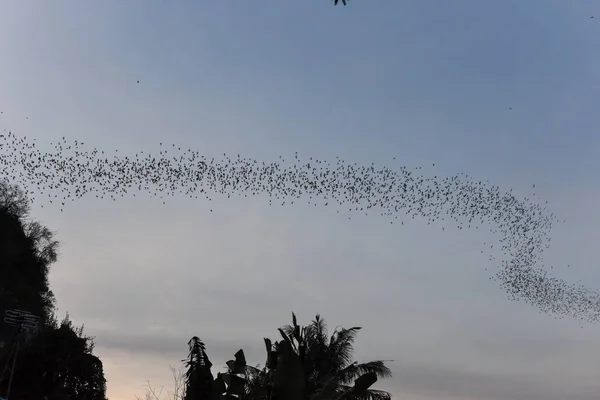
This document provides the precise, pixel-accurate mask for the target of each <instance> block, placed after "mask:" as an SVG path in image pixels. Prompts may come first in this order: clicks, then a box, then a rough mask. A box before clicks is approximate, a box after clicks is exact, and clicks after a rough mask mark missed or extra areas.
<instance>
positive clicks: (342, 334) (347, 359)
mask: <svg viewBox="0 0 600 400" xmlns="http://www.w3.org/2000/svg"><path fill="white" fill-rule="evenodd" d="M360 329H361V328H360V327H353V328H349V329H345V328H342V329H340V330H336V331H335V332H333V335H331V339H329V357H331V358H332V359H335V360H336V363H337V364H338V365H339V367H340V369H341V368H344V367H346V366H348V365H349V364H351V363H352V361H353V359H352V356H353V353H354V339H355V338H356V335H357V333H358V331H359V330H360Z"/></svg>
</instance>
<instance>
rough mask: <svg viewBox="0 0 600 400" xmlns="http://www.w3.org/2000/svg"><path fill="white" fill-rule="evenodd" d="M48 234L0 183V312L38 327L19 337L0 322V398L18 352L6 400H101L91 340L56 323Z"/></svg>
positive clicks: (102, 386) (52, 247)
mask: <svg viewBox="0 0 600 400" xmlns="http://www.w3.org/2000/svg"><path fill="white" fill-rule="evenodd" d="M57 249H58V242H57V241H56V240H55V239H54V237H53V234H52V232H51V231H50V230H49V229H48V228H46V227H44V226H43V225H42V224H40V223H39V222H37V221H34V220H31V219H30V218H29V201H28V199H27V197H26V196H25V194H24V193H23V192H22V191H21V190H20V189H19V188H18V187H17V186H15V185H11V184H9V183H6V182H0V313H2V318H4V313H5V312H6V310H14V309H18V310H24V311H27V312H29V313H31V314H34V315H36V316H37V317H39V322H38V327H37V329H35V330H34V331H31V332H23V333H22V334H21V335H20V336H19V337H17V335H18V333H17V330H16V329H15V328H13V327H10V326H8V325H7V324H6V323H3V322H2V323H0V374H1V375H0V397H4V396H6V393H7V389H8V383H9V379H10V372H11V369H12V365H13V361H14V348H15V346H16V345H17V341H18V352H17V357H16V362H15V364H14V366H15V369H14V374H13V381H12V386H11V389H10V398H14V399H19V400H39V399H47V400H67V399H68V400H79V399H81V400H84V399H86V400H105V399H106V380H105V378H104V372H103V368H102V362H101V361H100V359H99V358H98V357H96V356H95V355H94V354H93V350H94V341H93V339H92V338H91V337H88V336H86V335H85V334H84V333H83V326H82V327H76V326H74V325H73V323H72V322H71V320H70V319H69V315H68V314H67V315H66V316H65V317H64V318H63V319H62V320H60V321H59V319H58V318H57V315H56V309H55V299H54V295H53V293H52V291H51V290H50V286H49V283H48V272H49V268H50V266H51V265H52V263H54V262H55V261H56V259H57Z"/></svg>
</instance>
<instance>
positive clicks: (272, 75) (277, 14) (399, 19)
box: [0, 0, 600, 400]
mask: <svg viewBox="0 0 600 400" xmlns="http://www.w3.org/2000/svg"><path fill="white" fill-rule="evenodd" d="M594 14H596V18H590V17H591V16H593V15H594ZM599 23H600V5H599V4H598V2H597V1H593V0H578V1H562V0H543V1H542V0H529V1H527V2H523V1H517V0H508V1H503V2H497V1H481V0H454V1H452V2H448V1H445V0H436V1H434V0H425V1H394V2H392V1H388V2H384V1H365V0H349V3H348V6H346V7H341V6H337V7H334V6H333V4H332V3H331V2H329V1H326V0H304V1H278V2H275V1H264V0H262V1H261V0H257V1H252V2H250V1H245V2H244V1H237V2H234V1H220V2H209V1H178V2H175V1H165V0H161V1H158V0H156V1H154V0H153V1H147V0H144V1H142V0H128V1H115V0H109V1H97V2H82V1H75V0H54V1H51V2H46V1H41V0H40V1H34V0H31V1H17V0H5V1H3V2H2V4H1V5H0V54H1V55H2V57H0V110H2V111H3V114H2V116H1V117H0V126H2V127H3V128H10V129H11V130H12V131H13V132H14V133H15V134H18V135H26V136H27V137H29V138H35V139H36V140H37V141H38V142H40V143H42V144H43V143H48V142H51V141H57V140H58V139H60V138H61V137H63V136H65V137H66V138H67V139H73V140H74V139H77V140H81V141H84V142H86V144H87V145H89V146H90V148H91V147H97V148H101V149H105V150H111V151H113V150H115V149H119V151H120V152H121V153H124V154H132V153H135V152H137V151H139V150H144V151H150V152H153V151H154V152H157V151H158V149H159V146H158V143H159V142H167V143H176V144H177V145H179V146H182V147H185V148H190V149H194V150H199V151H202V152H203V154H205V155H206V156H208V157H213V156H219V155H221V154H222V153H226V154H230V155H235V154H242V155H243V156H246V157H252V158H256V159H259V160H265V161H271V160H276V159H277V158H278V157H279V156H280V155H281V156H286V157H292V156H293V155H294V153H295V152H296V151H298V152H299V153H300V154H301V155H303V156H306V157H309V156H312V157H318V158H321V159H327V160H334V159H335V157H336V156H339V157H341V158H343V159H345V160H347V161H356V162H358V163H363V164H367V165H368V164H370V163H371V162H377V163H379V164H384V165H387V166H389V167H390V168H396V167H400V166H402V165H407V166H410V167H417V166H422V167H423V169H424V170H425V171H427V172H428V173H431V174H437V175H440V176H445V175H447V176H451V175H454V174H456V173H461V172H464V173H467V174H469V175H471V176H473V177H474V178H475V179H481V180H489V181H490V183H491V184H494V185H499V186H500V187H501V188H503V189H506V190H509V189H511V188H512V189H514V192H515V193H517V194H519V195H522V196H531V195H532V186H533V185H534V184H535V185H536V188H535V193H536V196H537V197H539V198H541V199H542V200H541V201H546V200H547V201H548V202H549V207H550V209H551V211H552V212H554V213H555V214H556V215H557V216H558V217H559V218H561V219H565V220H566V222H565V223H564V224H560V225H557V226H555V228H554V230H553V231H552V233H551V236H552V247H551V248H550V249H549V250H548V251H547V253H546V261H547V262H548V265H550V264H552V265H554V266H555V268H554V269H553V271H554V272H553V273H554V274H556V275H557V276H560V277H562V278H564V279H566V280H568V281H569V282H577V281H579V280H581V281H582V282H584V283H585V284H587V285H589V286H591V287H594V288H595V287H600V271H598V269H597V268H596V264H595V262H596V260H597V259H598V258H599V256H600V249H599V248H598V246H597V240H598V228H597V227H598V226H599V225H600V211H599V210H598V208H597V207H596V205H597V204H598V200H600V189H599V188H598V186H597V185H596V181H597V174H598V171H600V158H598V157H597V154H598V153H599V152H600V135H597V117H596V115H597V114H598V113H597V107H598V104H600V103H599V101H600V74H599V73H598V71H600V51H598V50H599V48H600V25H599ZM138 81H139V83H138ZM394 157H395V159H394ZM210 209H213V212H210ZM32 214H33V216H34V217H35V218H36V219H38V220H40V221H41V222H43V223H44V224H45V225H47V226H49V227H50V228H51V229H53V230H54V231H55V232H56V236H57V238H58V240H59V241H60V242H61V249H60V254H59V261H58V262H57V263H56V264H55V265H54V266H53V268H52V271H51V275H50V278H51V286H52V289H53V291H54V292H55V295H56V297H57V306H58V308H59V311H60V312H61V313H64V312H67V311H68V312H69V314H70V316H71V317H72V319H73V320H74V321H75V322H76V323H78V324H81V323H83V324H85V329H86V332H87V333H88V334H90V335H92V336H94V337H95V338H96V353H97V355H98V356H99V357H100V358H101V359H102V361H103V363H104V368H105V374H106V378H107V381H108V396H109V398H110V399H111V400H125V399H134V398H135V396H136V395H137V396H143V394H144V390H145V389H144V385H145V384H146V383H147V382H148V381H149V382H150V383H151V384H152V385H153V386H155V387H160V386H162V385H165V387H166V388H169V387H171V386H172V378H171V372H170V370H169V366H170V365H173V366H178V365H180V361H181V360H182V359H183V358H185V357H186V355H187V341H188V340H189V338H190V337H192V336H194V335H197V336H199V337H200V338H201V339H202V340H203V341H204V342H205V344H206V346H207V351H208V354H209V356H210V357H211V360H212V361H213V363H214V364H215V365H223V364H224V362H225V361H226V360H228V359H230V358H232V356H233V354H234V353H235V352H236V351H237V350H238V349H240V348H242V349H244V351H245V353H246V355H247V358H248V360H249V361H250V362H251V363H253V364H258V363H261V364H262V363H264V358H265V355H264V343H263V337H270V338H273V339H276V338H277V328H278V327H280V326H282V325H285V324H288V323H291V313H292V311H294V312H295V313H296V315H297V316H298V319H299V322H300V323H303V324H306V323H308V322H310V320H312V319H313V318H314V316H315V315H316V314H317V313H320V314H321V315H323V316H324V317H325V319H326V320H327V321H328V322H329V325H330V328H331V329H333V328H335V327H336V326H338V325H341V326H346V327H349V326H355V325H359V326H362V327H363V330H362V331H361V332H360V335H359V336H358V338H357V342H356V358H357V359H358V360H359V361H367V360H372V359H384V360H393V361H390V362H389V366H390V368H391V370H392V373H393V374H394V376H393V378H391V379H386V380H382V381H380V382H378V383H377V387H378V388H381V389H385V390H388V391H390V392H391V393H392V394H393V396H394V397H395V398H402V399H407V400H433V399H436V400H438V399H447V400H525V399H526V400H538V399H539V400H542V399H544V400H559V399H560V400H562V399H565V398H568V399H571V400H589V399H596V398H597V393H598V392H599V391H600V383H599V382H600V380H599V379H598V378H599V377H600V361H599V360H600V334H599V333H600V330H599V327H598V326H597V325H595V324H588V323H582V322H580V321H578V320H575V319H570V318H565V319H555V318H553V317H552V316H548V315H545V314H540V313H539V311H538V310H537V309H535V308H534V307H532V306H529V305H527V304H525V303H523V302H513V301H509V300H508V299H507V295H506V294H505V293H504V292H503V291H502V289H501V287H500V286H499V285H498V284H497V283H496V282H494V281H492V280H490V279H489V277H490V276H491V274H492V272H490V271H491V270H493V268H494V265H492V264H491V263H490V261H489V260H488V259H487V256H486V255H484V254H481V249H482V247H483V243H485V242H488V241H491V240H494V239H495V238H494V237H493V235H492V234H486V233H485V231H483V232H482V230H457V229H445V230H442V229H441V225H440V224H439V223H433V224H431V225H428V224H427V222H426V221H424V220H422V219H415V220H408V221H406V222H405V224H404V225H399V224H393V225H392V224H389V221H388V220H386V219H385V218H382V217H378V216H376V215H370V216H367V217H360V216H357V217H354V218H352V219H351V220H350V219H348V218H347V215H346V214H344V213H340V214H337V213H335V212H332V210H330V209H327V208H326V207H313V206H310V205H302V204H297V205H294V206H289V207H288V206H285V207H281V206H269V203H268V200H267V199H266V198H265V197H264V196H263V197H261V196H258V197H249V198H239V199H238V198H236V199H225V198H215V199H214V200H213V201H212V202H210V204H209V202H208V201H201V200H190V199H189V198H186V197H183V196H181V197H176V198H173V199H170V200H169V201H168V202H167V203H166V204H165V205H163V204H162V200H158V199H156V198H151V197H136V198H124V199H119V200H118V201H115V202H110V201H101V200H97V199H95V198H92V197H89V198H83V199H82V200H80V201H78V202H75V203H73V204H71V205H69V206H68V207H66V208H65V210H64V212H60V210H58V209H55V208H52V207H45V208H41V207H40V206H39V205H37V204H34V206H33V209H32ZM567 265H571V267H569V268H567ZM486 268H489V270H486ZM165 390H166V389H165Z"/></svg>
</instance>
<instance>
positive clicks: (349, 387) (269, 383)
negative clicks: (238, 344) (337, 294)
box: [180, 314, 391, 400]
mask: <svg viewBox="0 0 600 400" xmlns="http://www.w3.org/2000/svg"><path fill="white" fill-rule="evenodd" d="M292 318H293V322H292V325H286V326H284V327H282V328H280V329H279V336H280V340H279V341H272V340H270V339H264V342H265V350H266V353H265V358H266V361H265V364H264V366H262V367H261V366H260V365H259V366H256V367H254V366H250V365H248V364H247V362H246V357H245V355H244V351H243V350H239V351H238V352H237V353H235V356H234V359H232V360H229V361H227V363H226V371H225V372H217V374H216V375H214V374H213V372H212V366H213V364H212V363H211V362H210V360H209V358H208V355H207V352H206V347H205V345H204V343H203V342H202V341H201V340H200V339H199V338H198V337H193V338H192V339H191V340H190V341H189V343H188V345H189V354H188V357H187V359H186V360H184V363H185V385H184V390H183V393H182V394H181V395H180V397H181V398H182V399H183V400H389V399H391V395H390V393H388V392H385V391H382V390H375V389H372V388H371V387H372V385H373V384H374V383H375V382H376V381H377V379H378V378H385V377H390V376H391V372H390V370H389V369H388V367H387V366H386V365H385V363H384V362H383V361H370V362H365V363H358V362H356V361H354V359H353V352H354V348H353V343H354V339H355V338H356V335H357V333H358V331H359V330H360V329H361V328H360V327H352V328H348V329H346V328H340V329H336V330H335V331H334V332H333V333H332V334H331V335H329V334H328V332H327V325H326V324H325V321H324V320H323V318H321V317H320V316H319V315H317V316H316V318H315V319H314V320H313V321H312V322H311V323H310V324H309V325H307V326H304V327H302V326H299V325H298V323H297V321H296V316H295V315H294V314H292Z"/></svg>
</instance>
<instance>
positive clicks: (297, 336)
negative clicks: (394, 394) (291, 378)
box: [266, 313, 392, 400]
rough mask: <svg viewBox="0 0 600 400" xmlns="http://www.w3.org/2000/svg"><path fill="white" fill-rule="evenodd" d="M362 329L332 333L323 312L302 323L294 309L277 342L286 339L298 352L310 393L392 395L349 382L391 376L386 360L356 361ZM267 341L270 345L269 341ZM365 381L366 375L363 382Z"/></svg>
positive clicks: (375, 399)
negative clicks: (355, 351) (356, 388)
mask: <svg viewBox="0 0 600 400" xmlns="http://www.w3.org/2000/svg"><path fill="white" fill-rule="evenodd" d="M360 329H361V328H360V327H352V328H348V329H346V328H339V329H336V330H335V331H334V332H333V334H332V335H331V336H330V337H329V336H328V333H327V324H326V323H325V320H324V319H323V318H321V316H320V315H317V316H316V317H315V319H314V320H313V321H312V322H311V323H310V324H309V325H308V326H305V327H301V326H299V325H298V323H297V320H296V315H295V314H294V313H292V325H286V326H284V327H282V328H280V329H279V332H280V334H281V336H282V338H283V342H279V344H278V345H279V346H281V343H285V344H286V346H287V347H289V348H290V349H291V351H293V353H294V354H295V355H296V356H297V358H298V361H299V364H300V365H301V368H302V371H303V374H304V387H305V390H306V392H307V394H308V396H313V395H314V394H318V393H321V394H322V395H324V396H334V397H340V396H342V397H343V398H345V399H361V400H362V399H370V400H384V399H385V400H387V399H390V398H391V395H390V394H389V393H388V392H385V391H381V390H373V389H368V390H364V391H361V393H360V394H357V393H356V391H355V389H353V387H352V386H350V385H351V384H352V383H353V382H357V380H359V379H360V378H361V377H362V376H369V377H370V379H372V378H373V377H375V380H376V379H377V378H388V377H391V376H392V374H391V371H390V370H389V368H388V367H387V366H386V365H385V363H384V362H383V361H369V362H366V363H358V362H356V361H354V359H353V355H354V339H355V338H356V335H357V333H358V331H359V330H360ZM266 343H267V348H268V347H269V346H268V342H266ZM365 379H366V378H365ZM364 381H365V380H364V379H363V380H362V382H364ZM373 383H374V381H373ZM355 384H356V383H355ZM369 386H370V385H369Z"/></svg>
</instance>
